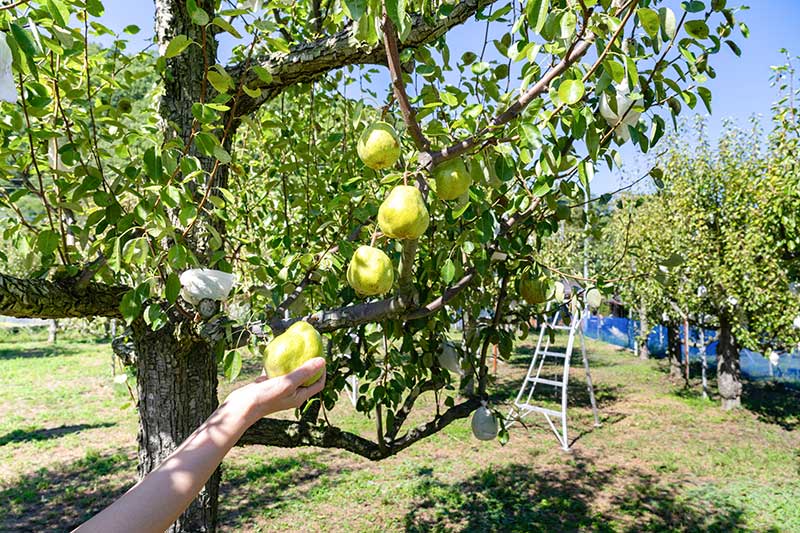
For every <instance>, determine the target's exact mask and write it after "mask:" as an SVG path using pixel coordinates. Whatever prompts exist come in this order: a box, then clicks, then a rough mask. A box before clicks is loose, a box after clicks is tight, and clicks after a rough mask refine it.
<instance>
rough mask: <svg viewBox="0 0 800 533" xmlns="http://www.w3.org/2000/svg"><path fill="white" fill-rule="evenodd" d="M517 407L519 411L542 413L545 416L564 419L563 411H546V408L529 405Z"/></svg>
mask: <svg viewBox="0 0 800 533" xmlns="http://www.w3.org/2000/svg"><path fill="white" fill-rule="evenodd" d="M517 407H518V408H519V409H524V410H525V411H528V412H531V411H533V412H536V413H542V414H543V415H550V416H557V417H558V418H561V417H562V413H561V411H554V410H552V409H546V408H544V407H537V406H535V405H531V404H529V403H526V404H522V405H517Z"/></svg>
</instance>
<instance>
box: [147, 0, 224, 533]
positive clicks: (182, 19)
mask: <svg viewBox="0 0 800 533" xmlns="http://www.w3.org/2000/svg"><path fill="white" fill-rule="evenodd" d="M215 4H216V2H214V1H213V0H197V1H196V5H197V7H198V8H200V9H203V10H205V12H206V13H207V14H208V15H209V17H210V18H212V19H213V17H214V15H215V9H214V8H215ZM188 5H189V4H187V2H185V1H183V0H155V8H156V9H155V11H156V17H155V32H156V40H157V41H158V44H159V49H160V51H161V53H162V54H163V53H164V51H165V49H166V47H167V45H168V44H169V42H170V41H171V40H172V39H173V38H175V37H176V36H177V35H185V36H187V37H188V38H189V39H191V40H192V41H193V42H195V43H198V46H197V47H194V46H193V47H190V48H189V49H188V50H186V51H185V52H184V53H182V54H179V55H177V56H175V57H172V58H169V59H167V61H166V70H165V73H164V78H163V85H164V92H163V94H162V96H161V100H160V102H159V115H160V117H161V128H162V130H163V132H164V138H165V140H166V139H170V138H173V137H179V138H181V139H182V140H183V142H185V143H192V139H191V133H192V123H193V121H194V117H193V115H192V105H193V104H194V103H196V102H202V101H207V100H208V99H210V98H211V97H213V88H212V86H211V85H210V84H209V83H208V82H207V81H206V80H205V77H206V76H205V69H206V65H214V64H215V63H216V60H217V41H216V38H215V33H216V30H215V29H214V26H213V25H209V26H208V29H207V30H205V31H204V30H203V28H202V27H201V26H199V25H197V24H195V23H194V22H192V20H191V17H190V15H189V12H188ZM215 133H216V134H217V136H218V137H220V138H221V137H222V131H221V130H217V131H216V132H215ZM229 133H230V135H229V136H228V138H227V139H226V140H225V142H224V143H223V145H224V146H226V147H230V142H231V137H232V136H233V132H232V131H231V132H229ZM189 154H191V155H196V156H198V158H199V159H200V162H201V164H202V166H203V170H205V171H206V172H209V173H210V172H211V171H212V169H213V168H214V161H213V160H212V159H211V158H208V157H202V156H201V155H200V154H199V153H198V151H197V147H196V145H194V144H190V147H189ZM227 170H228V168H227V166H226V165H221V166H220V168H219V169H217V171H216V174H215V175H214V179H213V181H207V179H208V180H210V178H206V179H202V180H200V179H198V180H196V181H195V182H193V183H191V184H189V187H190V189H191V190H192V192H193V193H194V194H195V195H196V198H197V200H198V202H200V197H201V196H202V195H203V193H204V192H205V191H204V189H203V187H204V186H211V187H212V188H213V189H215V188H218V187H225V186H227ZM175 215H176V214H175V213H173V216H174V218H175V219H176V220H177V216H175ZM220 225H221V223H220V221H218V220H214V219H213V217H211V216H209V215H207V214H206V213H201V215H200V217H199V218H198V220H197V221H196V223H195V224H194V225H193V226H192V229H191V231H190V232H189V234H188V235H187V236H186V241H185V244H186V245H187V246H188V247H189V248H190V249H191V250H192V252H193V253H194V254H195V257H197V259H198V260H199V261H200V262H201V264H203V265H204V266H212V265H210V262H209V259H210V256H211V255H212V253H213V252H214V250H211V249H210V246H209V240H208V237H207V235H208V233H209V232H208V227H209V226H220ZM222 229H223V228H220V227H218V232H219V233H223V238H224V232H223V231H219V230H222ZM163 245H164V246H165V247H166V246H169V245H170V243H168V242H165V243H163ZM188 326H189V325H188V324H185V323H182V322H181V319H180V318H177V317H171V320H170V323H169V324H168V325H166V326H165V327H163V328H162V329H161V330H159V331H157V332H153V331H150V330H149V328H148V326H146V325H145V324H144V322H143V321H142V320H137V321H136V322H134V324H133V342H134V345H135V351H136V367H137V377H138V387H139V476H140V477H143V476H144V475H146V474H147V473H148V472H150V471H152V470H153V469H154V468H155V467H157V466H158V465H159V464H160V463H161V461H163V460H164V459H165V458H166V457H167V456H169V455H170V454H171V453H172V452H173V451H174V450H175V449H176V448H177V447H178V446H179V445H180V443H181V442H182V441H183V440H184V439H185V438H186V437H188V436H189V434H191V433H192V432H193V431H194V430H195V429H196V428H197V427H198V426H199V425H200V424H202V423H203V421H204V420H205V419H206V418H207V417H208V416H209V415H210V414H211V413H212V412H213V411H214V409H216V408H217V405H218V400H217V361H216V357H215V355H214V350H213V348H212V346H211V345H209V344H208V343H207V342H204V341H202V340H200V339H197V338H194V337H192V336H191V333H188V332H190V331H191V328H190V327H188ZM182 332H183V333H182ZM219 479H220V471H219V469H217V470H216V471H215V473H214V474H213V475H212V476H211V478H210V479H209V480H208V482H207V483H206V485H205V487H204V488H203V490H202V491H201V492H200V494H199V495H198V496H197V498H196V499H195V500H194V501H193V502H192V503H191V504H190V505H189V507H188V508H187V509H186V511H185V512H184V513H183V514H182V515H181V516H180V518H179V519H178V520H177V521H176V522H175V523H174V524H173V525H172V526H171V528H170V531H173V532H183V531H203V532H213V531H215V530H216V526H217V503H218V495H219Z"/></svg>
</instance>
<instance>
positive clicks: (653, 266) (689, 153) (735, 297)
mask: <svg viewBox="0 0 800 533" xmlns="http://www.w3.org/2000/svg"><path fill="white" fill-rule="evenodd" d="M781 101H782V102H783V103H784V104H785V105H783V104H780V103H779V104H778V105H777V106H776V108H775V109H774V117H775V128H774V130H773V132H772V133H771V134H770V135H769V137H768V138H767V139H765V138H764V136H763V135H762V134H761V133H760V132H759V130H758V128H757V127H756V126H754V128H753V129H752V130H750V131H743V130H740V129H737V128H735V127H734V126H733V125H732V124H728V125H727V126H726V132H725V133H724V134H723V136H722V138H721V139H720V140H719V142H718V144H717V145H716V146H712V144H711V142H710V141H709V139H708V138H707V136H706V135H705V131H704V123H703V122H702V121H701V122H698V123H697V124H695V127H694V128H683V131H682V132H681V133H680V137H679V138H680V139H681V142H680V143H679V142H677V141H678V137H677V136H676V138H675V139H674V140H673V141H672V142H671V143H670V146H671V148H670V152H669V154H668V155H667V156H666V157H665V158H664V162H663V163H662V169H663V183H662V189H661V190H660V191H658V192H657V193H656V194H654V195H648V196H644V197H641V198H638V199H637V200H636V202H635V203H633V204H631V205H629V206H628V207H627V208H623V209H620V210H618V211H617V212H615V215H614V221H613V222H612V223H611V225H610V227H611V228H614V231H613V235H614V239H616V242H614V243H613V244H612V246H611V248H612V249H615V251H616V253H619V251H620V250H623V249H627V250H628V252H627V253H628V255H629V256H630V257H631V258H632V260H633V261H635V266H636V272H633V274H634V275H632V276H631V277H630V278H629V280H628V281H626V282H623V283H620V285H619V286H620V288H621V290H622V292H623V294H624V295H625V297H626V298H630V299H631V300H630V301H640V302H644V304H645V305H646V306H647V309H648V310H649V313H647V315H646V318H647V319H648V320H656V321H657V320H659V315H662V314H663V315H666V317H667V323H668V329H669V330H670V332H669V334H668V335H669V337H670V339H669V341H670V347H669V351H670V363H671V369H672V370H673V372H672V373H673V374H674V373H680V366H679V363H678V362H677V359H676V356H679V354H680V345H679V343H680V339H679V337H678V334H677V331H678V329H677V324H676V322H677V321H678V320H682V319H683V318H684V317H689V318H691V319H692V320H693V321H694V322H695V325H697V326H701V327H703V326H714V327H717V328H718V329H719V337H718V340H719V344H718V347H717V382H718V389H719V395H720V399H721V403H722V407H723V408H725V409H731V408H735V407H739V406H740V404H741V392H742V385H741V374H740V368H739V350H740V349H741V348H748V349H751V350H757V351H760V352H762V353H764V354H768V353H769V352H770V351H772V350H775V351H784V350H788V351H791V350H792V349H793V348H794V347H795V346H796V345H797V343H798V341H800V331H798V329H797V328H796V327H794V326H793V321H794V319H795V317H796V316H798V312H799V311H800V298H798V295H797V292H796V290H792V287H793V283H796V282H797V272H798V254H797V249H798V237H799V236H800V235H799V234H798V230H797V213H798V209H800V189H798V185H799V184H800V172H798V168H797V163H796V156H795V154H796V143H797V134H796V132H797V118H796V115H795V114H794V113H792V112H791V111H789V112H787V111H786V110H785V109H784V108H785V107H787V106H790V105H791V104H790V103H788V102H789V101H788V100H786V99H782V100H781ZM687 139H688V140H690V142H687ZM690 147H693V148H690ZM765 147H766V148H765ZM624 227H627V228H628V229H627V230H623V228H624ZM621 231H627V233H626V237H625V238H624V241H623V240H621V239H620V232H621ZM637 298H638V300H637ZM704 316H710V317H712V319H713V320H714V323H712V324H708V323H705V321H701V320H700V319H699V317H704ZM676 369H677V372H675V370H676Z"/></svg>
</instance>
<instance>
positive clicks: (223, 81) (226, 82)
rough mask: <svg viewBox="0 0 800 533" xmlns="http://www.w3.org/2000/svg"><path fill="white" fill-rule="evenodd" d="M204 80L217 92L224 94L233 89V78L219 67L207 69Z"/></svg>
mask: <svg viewBox="0 0 800 533" xmlns="http://www.w3.org/2000/svg"><path fill="white" fill-rule="evenodd" d="M206 78H207V79H208V83H210V84H211V85H212V86H213V87H214V89H216V90H217V92H220V93H225V92H228V89H230V88H232V87H233V78H231V76H230V75H229V74H228V73H227V72H225V69H223V68H222V67H221V66H219V65H214V67H213V68H211V69H209V71H208V73H207V74H206Z"/></svg>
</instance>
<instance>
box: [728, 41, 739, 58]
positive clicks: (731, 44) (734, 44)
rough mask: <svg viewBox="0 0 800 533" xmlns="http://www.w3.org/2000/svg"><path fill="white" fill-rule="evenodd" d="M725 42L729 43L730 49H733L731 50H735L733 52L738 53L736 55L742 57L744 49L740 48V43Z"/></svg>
mask: <svg viewBox="0 0 800 533" xmlns="http://www.w3.org/2000/svg"><path fill="white" fill-rule="evenodd" d="M725 44H727V45H728V48H730V49H731V51H733V53H734V54H736V56H737V57H741V55H742V49H741V48H739V45H738V44H736V43H735V42H733V41H725Z"/></svg>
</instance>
